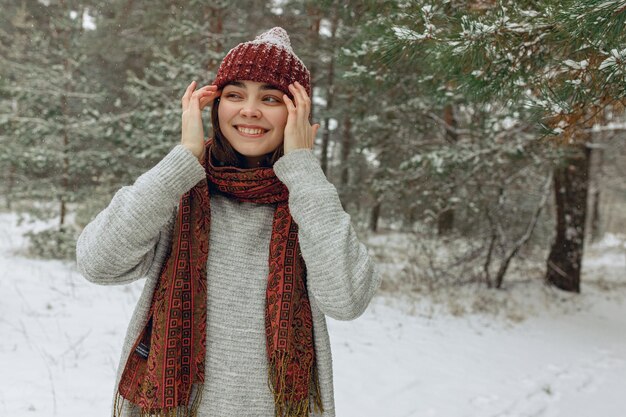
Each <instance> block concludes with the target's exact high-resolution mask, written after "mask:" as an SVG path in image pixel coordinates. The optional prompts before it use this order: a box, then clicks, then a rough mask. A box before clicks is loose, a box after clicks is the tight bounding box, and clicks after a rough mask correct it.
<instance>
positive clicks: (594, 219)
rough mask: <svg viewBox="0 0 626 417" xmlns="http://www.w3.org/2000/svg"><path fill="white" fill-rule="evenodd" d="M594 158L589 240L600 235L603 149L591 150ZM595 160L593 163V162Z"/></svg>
mask: <svg viewBox="0 0 626 417" xmlns="http://www.w3.org/2000/svg"><path fill="white" fill-rule="evenodd" d="M593 155H594V158H592V161H591V163H592V167H591V179H590V181H591V184H592V187H591V189H592V190H593V191H592V193H591V204H590V206H591V214H590V215H589V217H590V220H591V222H590V229H591V230H590V237H591V241H592V242H595V241H598V240H599V239H600V238H601V237H602V230H601V228H600V183H601V181H600V178H601V175H602V166H603V162H604V149H602V148H600V147H599V148H595V152H593ZM594 162H595V163H594Z"/></svg>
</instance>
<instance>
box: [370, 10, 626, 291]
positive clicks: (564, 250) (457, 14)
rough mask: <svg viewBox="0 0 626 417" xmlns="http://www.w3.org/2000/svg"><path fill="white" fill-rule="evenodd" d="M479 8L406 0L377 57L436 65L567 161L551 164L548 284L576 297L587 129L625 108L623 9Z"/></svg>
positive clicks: (440, 79)
mask: <svg viewBox="0 0 626 417" xmlns="http://www.w3.org/2000/svg"><path fill="white" fill-rule="evenodd" d="M476 5H477V2H470V4H469V6H468V5H466V6H465V7H458V6H459V5H458V4H453V2H444V3H443V5H442V6H441V7H439V8H436V7H433V6H431V5H429V4H426V3H425V2H421V1H414V2H410V3H404V4H403V5H402V6H400V8H399V10H400V12H399V13H398V14H399V15H403V16H405V18H404V19H398V20H385V23H386V25H387V26H388V27H389V28H390V30H389V32H388V33H387V35H388V36H387V37H386V39H385V41H383V42H382V43H383V45H382V46H381V47H380V48H379V52H381V54H382V56H383V57H384V60H385V61H386V62H396V63H397V62H402V63H403V65H411V64H418V63H419V64H421V65H424V64H429V65H428V67H427V70H428V72H429V73H430V74H432V75H433V76H432V78H431V80H434V81H436V84H439V85H446V84H447V85H450V84H451V85H453V86H454V91H455V92H456V94H458V95H460V96H464V97H468V98H471V100H472V101H475V102H480V103H487V104H488V105H489V107H490V108H491V109H494V108H495V109H498V112H500V113H502V115H503V116H505V117H508V118H511V119H512V120H516V121H520V120H523V121H524V122H525V124H527V123H529V122H530V123H531V124H530V125H529V128H530V129H533V130H534V132H535V133H534V135H535V137H536V141H538V143H542V144H546V148H550V149H546V151H547V152H548V153H546V154H545V155H544V156H549V155H550V154H552V153H554V152H556V153H558V154H559V155H560V156H559V157H558V159H555V161H554V164H553V174H552V175H553V177H554V191H555V197H556V199H555V202H556V212H557V216H556V239H555V241H554V243H553V245H552V249H551V252H550V255H549V257H548V261H547V273H546V282H547V283H549V284H553V285H555V286H557V287H558V288H561V289H564V290H568V291H576V292H578V291H580V268H581V261H582V255H583V243H584V235H585V234H584V228H585V219H586V200H587V188H588V175H589V174H588V166H589V158H590V148H589V146H588V144H589V142H590V141H591V140H592V136H591V133H590V128H591V127H592V126H593V125H594V124H601V123H605V122H606V121H607V120H609V118H610V117H611V115H614V114H616V113H619V112H621V110H622V108H623V103H624V95H625V94H626V93H625V92H626V89H625V88H624V87H625V86H626V85H625V82H626V77H625V70H626V66H625V65H624V62H625V61H624V60H625V57H626V52H625V51H626V50H622V49H621V48H622V46H623V44H624V40H625V39H624V37H625V36H626V35H625V34H624V31H623V27H624V21H625V19H626V8H624V6H623V4H622V2H620V1H595V0H594V1H578V0H560V1H545V2H541V3H538V2H531V1H528V2H526V1H522V2H517V1H516V2H513V1H498V2H497V3H496V2H492V4H483V3H481V5H480V6H481V7H474V6H476ZM525 130H527V131H528V130H529V129H525ZM533 130H530V132H531V133H532V132H533ZM485 133H489V132H488V131H486V132H485ZM491 136H493V135H491ZM519 138H520V136H518V135H514V136H511V137H510V138H507V139H508V140H507V141H506V142H505V143H503V144H502V145H503V148H510V147H511V145H514V147H519V146H521V148H520V149H527V148H528V146H526V145H524V143H523V141H520V140H519ZM483 146H484V141H483ZM498 147H500V146H498ZM513 149H514V148H513ZM511 150H512V149H511ZM513 154H514V153H513Z"/></svg>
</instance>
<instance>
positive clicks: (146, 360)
mask: <svg viewBox="0 0 626 417" xmlns="http://www.w3.org/2000/svg"><path fill="white" fill-rule="evenodd" d="M310 95H311V90H310V74H309V71H308V70H307V69H306V67H305V66H304V64H303V63H302V61H300V59H298V57H297V56H296V55H295V54H294V53H293V50H292V49H291V46H290V41H289V37H288V35H287V33H286V32H285V31H284V30H283V29H282V28H278V27H276V28H273V29H271V30H269V31H267V32H265V33H263V34H261V35H259V36H257V37H256V38H255V39H254V40H253V41H250V42H245V43H241V44H239V45H237V46H236V47H234V48H233V49H231V50H230V51H229V53H228V54H227V55H226V57H225V58H224V60H223V61H222V63H221V65H220V68H219V70H218V73H217V76H216V79H215V81H214V82H213V84H212V85H209V86H206V87H202V88H200V89H198V90H195V82H194V83H192V84H191V85H189V87H188V88H187V91H186V92H185V94H184V96H183V98H182V108H183V121H182V139H181V143H180V144H179V145H176V146H175V147H174V148H173V149H172V150H171V151H170V152H169V153H168V154H167V155H166V156H165V157H164V158H163V160H161V161H160V162H159V163H158V164H157V165H156V166H155V167H154V168H152V169H151V170H149V171H148V172H146V173H144V174H143V175H141V176H140V177H139V178H138V179H137V180H136V182H135V183H134V184H133V185H132V186H127V187H123V188H122V189H120V190H119V191H118V192H117V193H116V194H115V196H114V197H113V199H112V201H111V203H110V204H109V206H108V207H107V208H106V209H105V210H103V211H102V212H101V213H99V214H98V216H96V218H95V219H94V220H93V221H92V222H91V223H89V224H88V225H87V226H86V227H85V229H84V231H83V232H82V234H81V236H80V237H79V239H78V243H77V264H78V267H79V270H80V272H81V273H82V274H83V275H84V276H85V277H86V278H87V279H88V280H89V281H92V282H95V283H99V284H124V283H128V282H131V281H134V280H137V279H139V278H144V277H145V278H147V280H146V283H145V287H144V289H143V292H142V294H141V297H140V299H139V301H138V304H137V307H136V308H135V311H134V313H133V317H132V320H131V323H130V325H129V327H128V330H127V334H126V339H125V343H124V346H123V350H122V356H121V360H120V366H119V369H118V374H117V380H116V385H115V398H114V404H113V415H114V416H163V415H168V416H170V415H174V416H183V415H185V416H187V415H192V416H198V417H209V416H210V417H227V416H237V417H242V416H255V417H258V416H268V417H269V416H290V417H291V416H308V415H313V416H334V415H335V411H334V408H335V407H334V398H333V377H332V362H331V351H330V341H329V338H328V331H327V328H326V319H325V316H326V315H327V316H329V317H332V318H335V319H337V320H352V319H355V318H356V317H358V316H359V315H361V314H362V313H363V311H364V310H365V309H366V307H367V305H368V304H369V302H370V300H371V298H372V297H373V295H374V293H375V292H376V290H377V289H378V287H379V284H380V274H379V273H378V271H377V269H376V267H375V264H374V263H373V261H372V260H371V258H370V257H369V256H368V253H367V249H366V247H365V246H364V245H363V244H362V243H360V242H359V241H358V239H357V236H356V234H355V231H354V229H353V227H352V225H351V223H350V216H349V215H348V214H347V213H346V212H345V211H343V209H342V206H341V203H340V201H339V198H338V195H337V190H336V189H335V187H334V186H333V185H332V184H331V183H329V182H328V181H327V179H326V177H325V175H324V173H323V171H322V170H321V168H320V165H319V163H318V162H317V159H316V158H315V156H314V154H313V152H312V151H311V148H312V145H313V139H314V137H315V133H316V132H317V129H318V128H319V125H317V124H316V125H314V126H311V124H310V123H309V118H310V99H309V97H310ZM208 105H211V106H212V113H211V118H212V124H213V136H212V137H211V138H210V139H208V140H207V141H205V140H204V132H203V129H202V120H201V110H202V109H203V108H204V107H205V106H208Z"/></svg>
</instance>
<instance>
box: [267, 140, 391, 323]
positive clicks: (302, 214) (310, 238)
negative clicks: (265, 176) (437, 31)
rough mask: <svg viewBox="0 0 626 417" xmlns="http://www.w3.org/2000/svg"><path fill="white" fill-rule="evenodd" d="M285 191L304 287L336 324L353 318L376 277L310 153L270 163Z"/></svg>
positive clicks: (366, 301) (372, 291) (370, 292)
mask: <svg viewBox="0 0 626 417" xmlns="http://www.w3.org/2000/svg"><path fill="white" fill-rule="evenodd" d="M274 172H275V173H276V176H277V177H278V179H280V180H281V181H282V182H283V183H284V184H285V185H286V186H287V189H288V190H289V211H290V212H291V216H292V217H293V219H294V221H295V222H296V223H297V224H298V241H299V243H300V250H301V252H302V257H303V258H304V261H305V263H306V269H307V288H308V290H309V293H310V294H312V295H313V297H314V299H315V302H316V304H317V305H318V306H319V308H320V310H321V311H322V312H323V313H324V314H325V315H327V316H329V317H331V318H334V319H336V320H353V319H355V318H357V317H359V316H360V315H361V314H363V312H364V311H365V309H366V308H367V306H368V305H369V302H370V300H371V299H372V297H373V296H374V294H375V293H376V291H377V290H378V287H379V286H380V282H381V275H380V273H379V271H378V268H377V266H376V264H375V263H374V261H373V260H372V259H371V257H370V256H369V254H368V251H367V247H366V246H365V245H364V244H363V243H361V242H360V241H359V240H358V238H357V235H356V232H355V230H354V228H353V226H352V223H351V221H350V215H349V214H348V213H346V212H345V211H344V210H343V207H342V205H341V201H340V200H339V195H338V193H337V189H336V188H335V186H334V185H333V184H332V183H330V182H329V181H328V180H327V179H326V175H325V174H324V171H322V168H321V166H320V165H319V162H318V161H317V158H316V157H315V155H314V154H313V152H312V151H311V150H310V149H296V150H293V151H291V152H289V153H287V154H286V155H284V156H282V157H281V158H280V159H279V160H278V161H276V163H275V164H274Z"/></svg>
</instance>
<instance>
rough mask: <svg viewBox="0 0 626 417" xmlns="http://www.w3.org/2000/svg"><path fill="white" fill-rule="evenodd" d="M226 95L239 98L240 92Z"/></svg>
mask: <svg viewBox="0 0 626 417" xmlns="http://www.w3.org/2000/svg"><path fill="white" fill-rule="evenodd" d="M226 97H228V98H239V94H237V93H227V94H226Z"/></svg>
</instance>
